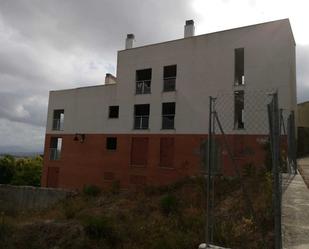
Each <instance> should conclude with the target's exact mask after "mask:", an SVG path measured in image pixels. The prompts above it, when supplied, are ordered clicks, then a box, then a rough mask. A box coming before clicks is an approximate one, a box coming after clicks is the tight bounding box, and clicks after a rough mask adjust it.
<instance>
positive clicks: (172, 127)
mask: <svg viewBox="0 0 309 249" xmlns="http://www.w3.org/2000/svg"><path fill="white" fill-rule="evenodd" d="M168 104H174V113H167V114H165V113H164V105H168ZM161 115H162V123H161V129H162V130H175V116H176V102H164V103H162V113H161ZM170 117H172V120H173V121H172V122H173V125H172V126H167V125H166V124H165V123H164V120H165V118H170ZM164 124H165V125H164Z"/></svg>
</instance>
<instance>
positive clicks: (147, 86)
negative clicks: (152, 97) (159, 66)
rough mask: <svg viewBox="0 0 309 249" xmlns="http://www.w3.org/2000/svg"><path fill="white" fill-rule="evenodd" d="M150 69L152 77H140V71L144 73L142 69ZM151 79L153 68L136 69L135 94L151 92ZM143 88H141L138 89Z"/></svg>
mask: <svg viewBox="0 0 309 249" xmlns="http://www.w3.org/2000/svg"><path fill="white" fill-rule="evenodd" d="M147 70H149V71H150V78H149V79H146V78H145V79H139V78H140V76H139V75H138V74H139V72H140V73H142V71H147ZM151 80H152V68H144V69H138V70H136V71H135V94H136V95H140V94H151ZM138 89H141V90H138Z"/></svg>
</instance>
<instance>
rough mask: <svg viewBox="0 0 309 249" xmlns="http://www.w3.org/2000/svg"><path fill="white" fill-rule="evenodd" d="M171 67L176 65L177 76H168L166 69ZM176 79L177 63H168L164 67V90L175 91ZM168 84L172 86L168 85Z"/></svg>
mask: <svg viewBox="0 0 309 249" xmlns="http://www.w3.org/2000/svg"><path fill="white" fill-rule="evenodd" d="M170 67H175V76H169V77H167V76H166V71H165V70H167V69H168V68H170ZM176 79H177V64H173V65H167V66H164V67H163V92H174V91H176ZM168 84H170V85H172V87H170V86H169V87H168Z"/></svg>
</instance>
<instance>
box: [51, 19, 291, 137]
mask: <svg viewBox="0 0 309 249" xmlns="http://www.w3.org/2000/svg"><path fill="white" fill-rule="evenodd" d="M239 47H244V49H245V79H246V83H245V86H244V87H243V88H244V91H245V117H246V124H245V125H246V130H245V131H234V130H233V119H234V117H233V108H234V107H233V92H234V90H237V89H236V88H235V87H234V49H235V48H239ZM172 64H177V82H176V91H175V92H168V93H164V92H162V89H163V67H164V66H166V65H172ZM144 68H152V82H151V94H146V95H135V72H136V70H138V69H144ZM117 80H118V83H117V84H116V85H108V86H100V87H89V88H82V89H75V90H66V91H56V92H51V94H50V103H49V112H48V113H49V114H48V115H49V116H48V125H47V132H48V133H52V131H51V122H52V121H51V120H52V117H51V116H52V110H53V109H58V108H59V109H62V108H63V109H65V126H64V133H77V132H83V133H179V134H181V133H182V134H184V133H185V134H187V133H196V134H200V133H207V130H208V125H207V124H208V97H209V96H210V95H211V96H218V100H217V102H218V103H217V109H218V112H219V116H220V117H221V119H222V121H223V125H224V128H225V129H226V131H227V133H235V132H237V133H257V134H260V133H267V127H268V123H267V114H266V104H267V103H266V102H267V101H268V100H269V98H268V97H267V95H266V93H267V92H270V91H271V90H273V89H278V91H279V102H280V107H282V108H285V109H287V110H290V109H296V91H295V86H296V83H295V47H294V41H293V37H292V35H291V31H290V26H289V22H288V21H287V20H282V21H277V22H271V23H267V24H263V25H255V26H249V27H245V28H241V29H234V30H229V31H224V32H217V33H212V34H208V35H202V36H195V37H190V38H185V39H180V40H175V41H171V42H164V43H159V44H154V45H149V46H144V47H139V48H133V49H128V50H122V51H119V52H118V65H117ZM171 101H175V102H176V118H175V130H166V131H163V130H161V108H162V102H171ZM143 103H147V104H148V103H149V104H150V126H149V130H143V131H137V130H133V112H134V104H143ZM109 105H119V106H120V113H119V119H116V120H109V119H108V106H109Z"/></svg>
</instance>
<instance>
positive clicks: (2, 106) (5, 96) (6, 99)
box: [0, 92, 47, 126]
mask: <svg viewBox="0 0 309 249" xmlns="http://www.w3.org/2000/svg"><path fill="white" fill-rule="evenodd" d="M46 108H47V104H46V99H44V98H41V97H40V96H31V97H29V96H27V95H22V94H19V93H16V94H13V93H1V92H0V117H1V118H4V119H8V120H10V121H15V122H21V123H26V124H31V125H35V126H44V124H45V120H44V119H45V117H44V118H43V115H42V114H43V113H45V111H46Z"/></svg>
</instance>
